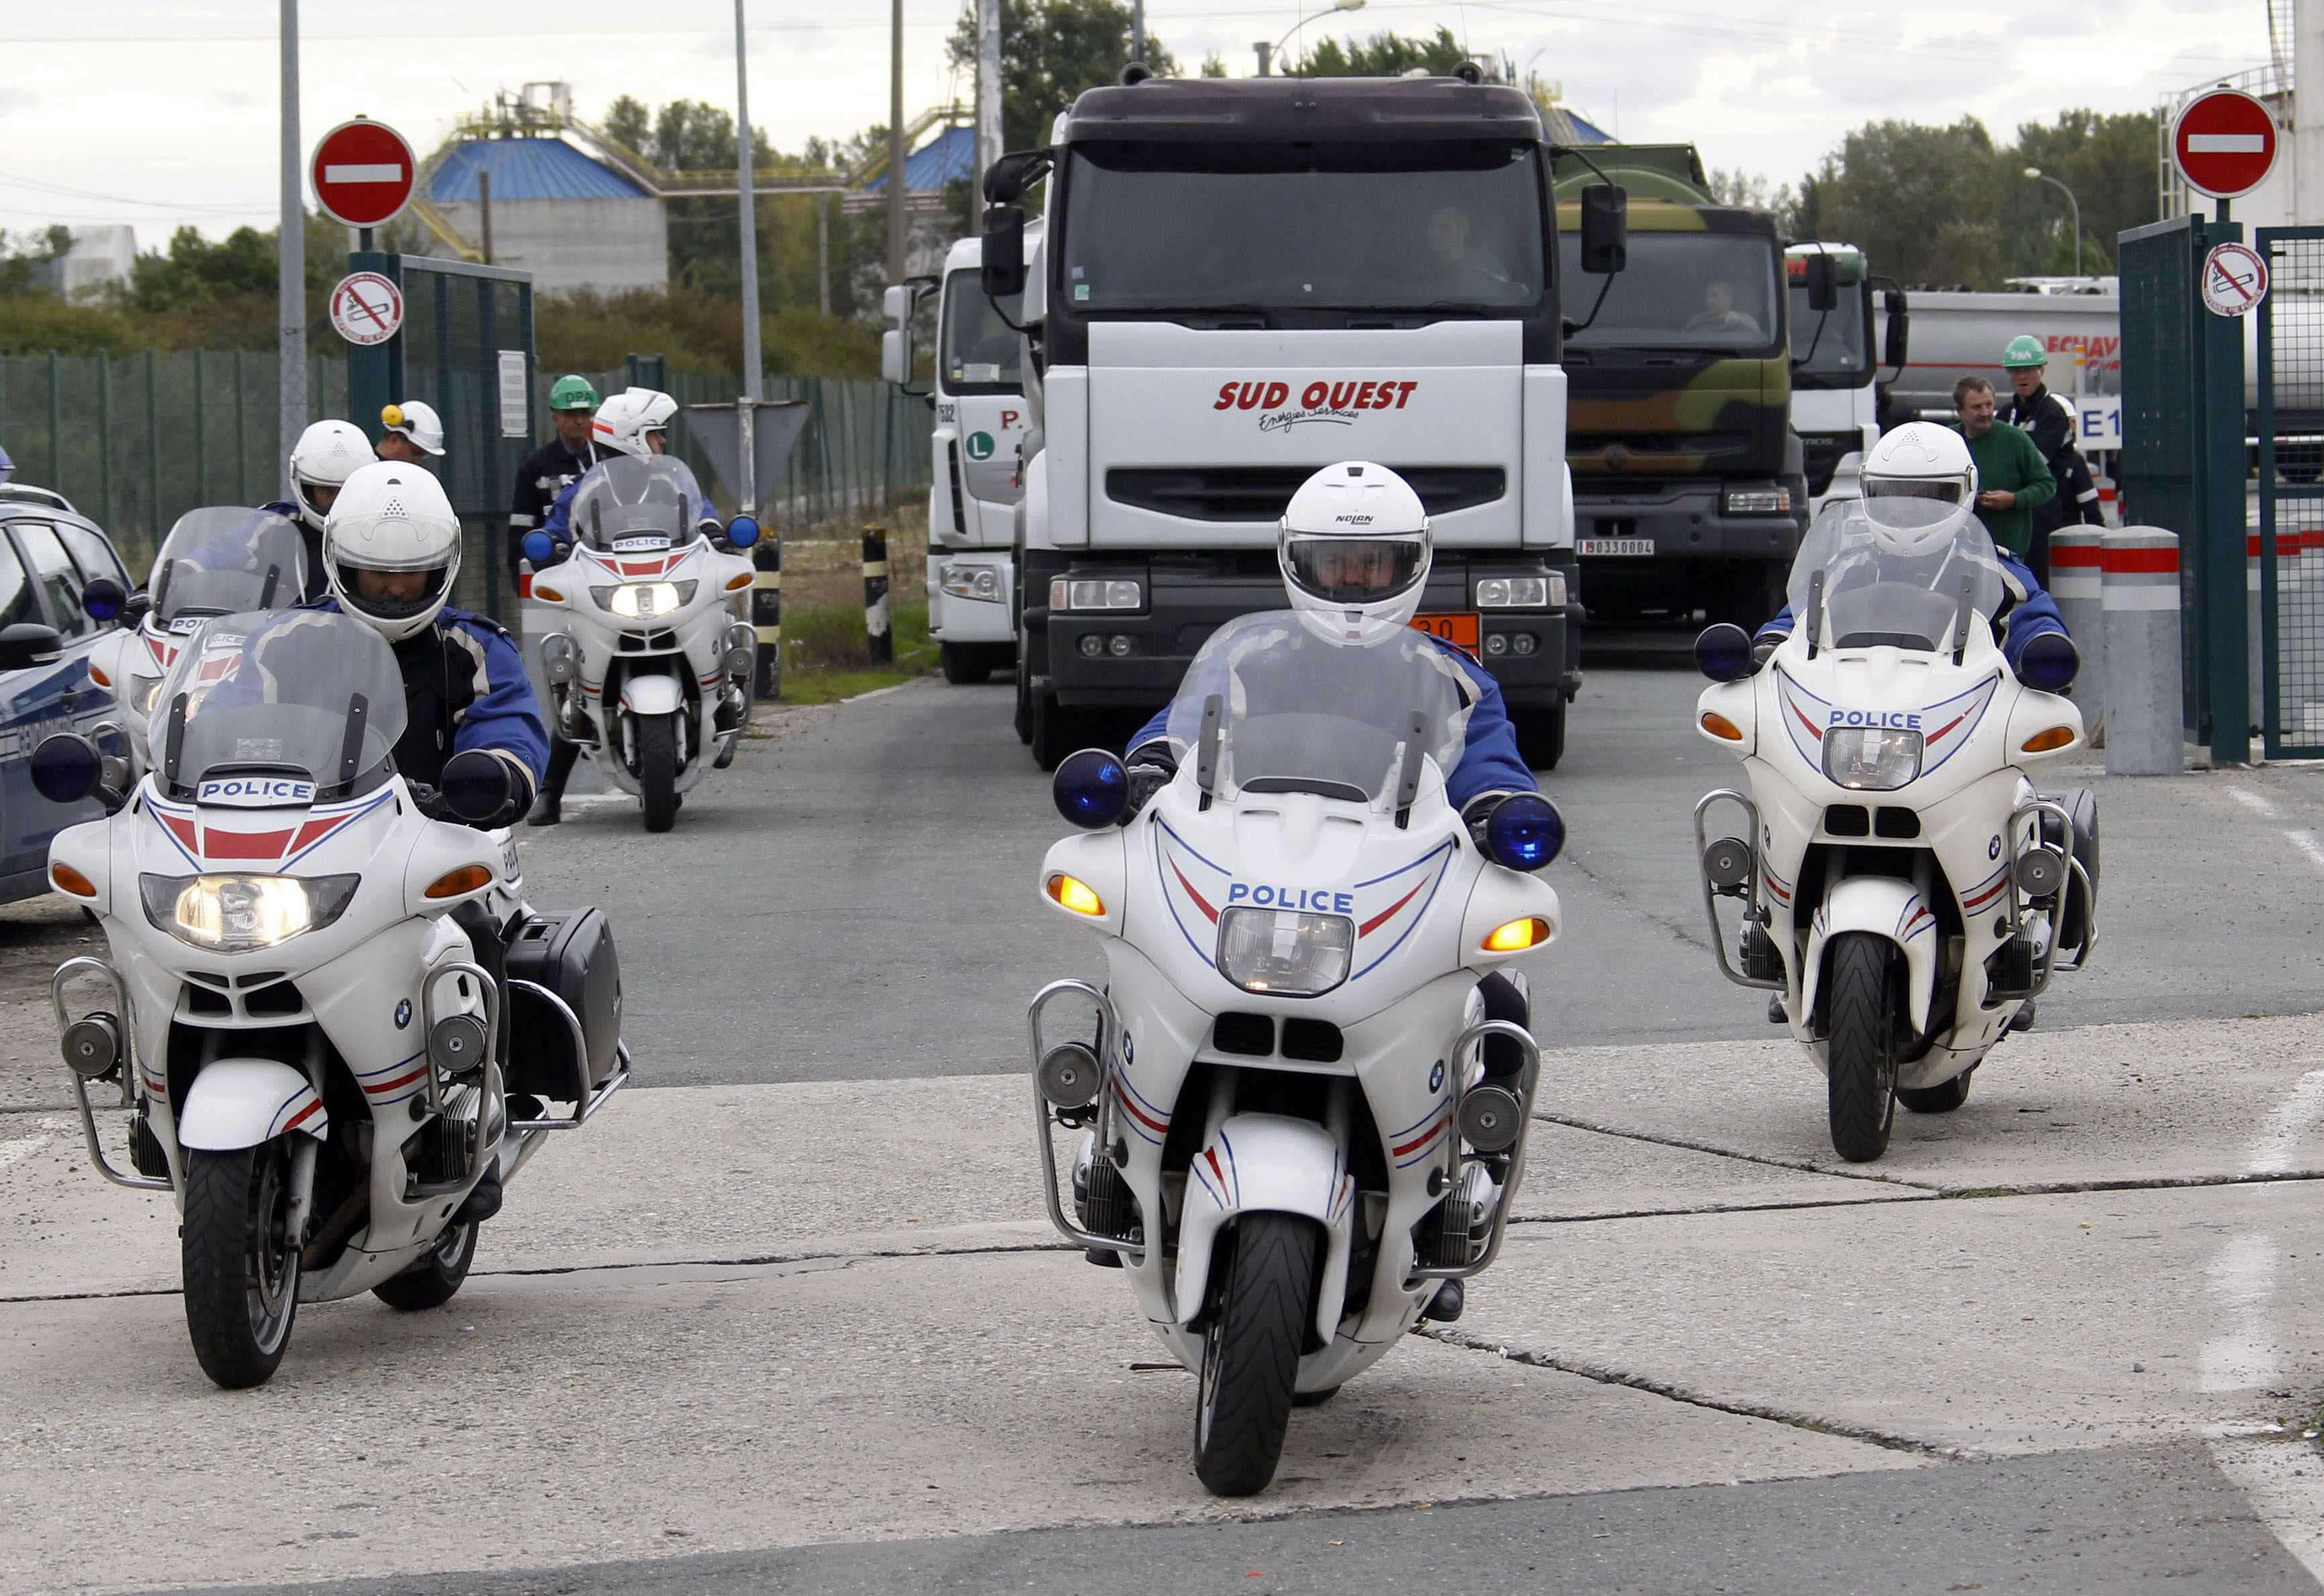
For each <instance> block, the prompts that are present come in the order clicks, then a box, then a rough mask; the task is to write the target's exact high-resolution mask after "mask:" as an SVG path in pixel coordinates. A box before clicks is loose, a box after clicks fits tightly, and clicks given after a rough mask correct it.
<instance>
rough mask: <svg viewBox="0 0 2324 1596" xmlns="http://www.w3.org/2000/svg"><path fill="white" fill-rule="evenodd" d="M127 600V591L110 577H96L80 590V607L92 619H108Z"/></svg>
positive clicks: (112, 617)
mask: <svg viewBox="0 0 2324 1596" xmlns="http://www.w3.org/2000/svg"><path fill="white" fill-rule="evenodd" d="M128 602H129V595H128V593H127V592H126V591H125V590H124V588H123V587H122V586H121V584H120V583H118V582H116V581H115V580H114V579H113V578H112V577H94V578H92V579H91V580H90V582H89V585H88V586H86V587H84V588H82V589H81V590H80V607H81V608H82V609H83V610H84V611H86V612H87V613H88V618H89V619H90V620H92V621H110V620H113V619H114V618H115V617H116V616H118V615H119V614H120V613H121V607H122V606H123V605H124V604H127V603H128Z"/></svg>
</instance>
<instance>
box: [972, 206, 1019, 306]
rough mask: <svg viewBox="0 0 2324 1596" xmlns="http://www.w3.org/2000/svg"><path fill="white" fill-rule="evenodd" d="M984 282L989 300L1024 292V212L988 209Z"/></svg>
mask: <svg viewBox="0 0 2324 1596" xmlns="http://www.w3.org/2000/svg"><path fill="white" fill-rule="evenodd" d="M982 279H983V286H984V297H985V298H986V299H988V300H1005V299H1008V298H1010V296H1011V295H1014V294H1021V293H1023V292H1024V291H1025V213H1024V212H1023V211H1022V210H1020V209H1019V208H1017V207H1016V206H1013V205H993V206H988V207H986V208H985V212H984V263H983V268H982Z"/></svg>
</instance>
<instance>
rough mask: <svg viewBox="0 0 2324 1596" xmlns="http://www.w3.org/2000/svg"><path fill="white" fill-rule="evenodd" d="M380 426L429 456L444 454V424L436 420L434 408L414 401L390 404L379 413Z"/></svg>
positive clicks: (408, 400)
mask: <svg viewBox="0 0 2324 1596" xmlns="http://www.w3.org/2000/svg"><path fill="white" fill-rule="evenodd" d="M379 421H380V425H381V426H383V427H384V428H386V429H388V430H389V431H390V432H401V433H402V434H403V436H404V437H406V438H410V440H411V441H412V442H414V443H416V444H418V445H419V446H420V447H421V448H423V449H425V450H426V451H427V452H428V453H429V454H431V455H440V454H442V453H443V452H444V423H443V422H442V421H441V420H438V419H437V415H436V411H435V407H434V406H432V405H425V404H422V403H420V401H418V400H416V399H407V400H405V401H403V402H402V403H401V404H391V405H388V406H385V407H384V408H383V409H382V410H381V411H380V412H379Z"/></svg>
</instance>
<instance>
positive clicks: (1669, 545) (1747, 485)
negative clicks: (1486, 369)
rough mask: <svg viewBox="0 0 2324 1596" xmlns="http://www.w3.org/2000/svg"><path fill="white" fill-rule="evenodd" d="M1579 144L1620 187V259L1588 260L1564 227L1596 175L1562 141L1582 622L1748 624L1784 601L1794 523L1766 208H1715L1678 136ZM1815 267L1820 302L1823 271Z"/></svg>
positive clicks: (1799, 478)
mask: <svg viewBox="0 0 2324 1596" xmlns="http://www.w3.org/2000/svg"><path fill="white" fill-rule="evenodd" d="M1589 154H1590V157H1591V160H1592V161H1595V162H1596V163H1597V165H1598V166H1599V167H1600V168H1601V169H1603V171H1604V172H1605V174H1606V176H1607V177H1608V178H1610V179H1611V180H1613V181H1614V182H1616V183H1618V184H1620V185H1621V186H1622V187H1623V188H1624V189H1627V190H1628V195H1629V251H1628V265H1627V267H1626V269H1625V270H1623V271H1622V272H1619V273H1616V274H1610V275H1606V276H1596V275H1592V274H1591V273H1589V272H1584V271H1583V270H1582V262H1581V260H1580V258H1579V256H1578V254H1577V253H1576V251H1575V249H1574V247H1573V241H1574V239H1575V236H1576V235H1575V233H1574V231H1573V224H1574V218H1575V217H1576V216H1577V215H1578V213H1579V210H1580V203H1581V192H1582V189H1585V188H1587V187H1589V186H1590V185H1591V184H1594V183H1596V182H1597V181H1598V178H1597V177H1596V176H1595V175H1594V174H1593V173H1592V172H1591V170H1590V168H1589V167H1587V166H1585V165H1583V164H1582V161H1580V160H1579V159H1577V158H1576V157H1575V156H1573V155H1572V153H1571V152H1560V155H1559V159H1558V164H1557V192H1558V212H1559V215H1558V241H1559V244H1560V247H1561V251H1562V253H1563V255H1564V258H1563V259H1562V260H1561V261H1560V263H1559V264H1560V267H1561V268H1562V269H1561V271H1560V272H1559V279H1558V280H1559V284H1560V287H1561V290H1562V291H1563V297H1564V309H1565V319H1566V324H1567V326H1568V327H1569V328H1575V329H1577V330H1573V331H1572V332H1570V333H1569V334H1568V335H1567V339H1566V345H1565V362H1564V364H1565V374H1566V383H1567V411H1566V446H1565V447H1566V460H1567V463H1568V464H1569V465H1571V466H1572V470H1573V516H1574V534H1575V547H1576V551H1577V553H1578V555H1579V557H1580V570H1581V589H1582V604H1583V607H1584V609H1585V610H1586V611H1587V613H1588V620H1589V624H1590V625H1591V627H1593V628H1596V629H1600V630H1601V631H1602V630H1604V629H1608V628H1614V629H1628V628H1633V627H1652V626H1655V625H1659V624H1665V623H1694V622H1695V620H1696V618H1697V617H1698V616H1701V617H1702V618H1705V619H1708V620H1711V621H1733V622H1735V623H1738V624H1740V625H1743V626H1746V627H1750V626H1755V625H1757V624H1758V623H1760V622H1762V621H1764V620H1766V618H1767V617H1768V616H1769V615H1772V614H1773V613H1775V611H1776V610H1777V609H1778V608H1780V607H1781V605H1782V604H1783V585H1784V576H1785V574H1786V573H1787V572H1788V571H1789V570H1790V568H1791V562H1792V556H1793V554H1794V551H1795V550H1796V549H1798V547H1799V540H1800V536H1801V533H1802V532H1803V530H1805V529H1806V524H1807V516H1806V512H1807V499H1808V494H1807V483H1806V477H1805V473H1804V468H1803V456H1802V453H1801V448H1800V442H1799V439H1798V438H1797V436H1796V435H1795V434H1794V432H1793V430H1792V426H1791V402H1792V373H1791V357H1792V345H1791V337H1790V305H1789V296H1788V294H1787V292H1786V290H1785V282H1784V247H1783V240H1782V237H1781V235H1780V234H1779V233H1778V232H1777V230H1776V226H1775V218H1774V217H1771V216H1768V215H1767V214H1766V213H1765V212H1762V211H1756V210H1746V209H1742V208H1738V207H1734V206H1724V205H1719V204H1716V203H1714V202H1713V201H1712V199H1711V193H1710V189H1709V184H1708V180H1707V179H1706V178H1705V176H1704V173H1703V170H1702V161H1701V158H1700V157H1699V156H1697V155H1696V153H1695V152H1694V147H1693V146H1692V145H1691V144H1597V145H1592V146H1591V148H1590V150H1589ZM1815 270H1816V278H1817V281H1816V287H1817V289H1818V291H1819V298H1820V299H1821V300H1824V301H1825V302H1827V303H1828V302H1829V301H1830V300H1831V297H1832V296H1833V294H1834V288H1833V284H1832V281H1831V272H1830V268H1829V267H1827V266H1819V267H1817V268H1816V269H1815Z"/></svg>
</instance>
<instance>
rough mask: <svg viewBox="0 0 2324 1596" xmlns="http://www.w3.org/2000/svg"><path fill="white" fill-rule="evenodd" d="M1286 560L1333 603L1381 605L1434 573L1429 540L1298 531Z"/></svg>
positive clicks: (1304, 583)
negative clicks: (1345, 535)
mask: <svg viewBox="0 0 2324 1596" xmlns="http://www.w3.org/2000/svg"><path fill="white" fill-rule="evenodd" d="M1284 564H1285V567H1286V570H1287V572H1288V574H1289V576H1290V578H1291V580H1292V581H1293V582H1294V583H1296V585H1297V586H1299V588H1300V589H1301V590H1302V591H1303V592H1305V593H1307V594H1309V595H1312V596H1314V597H1315V598H1319V599H1322V600H1323V601H1324V602H1325V603H1327V604H1348V605H1351V606H1353V605H1357V604H1379V603H1381V602H1383V601H1385V600H1388V599H1391V598H1397V597H1399V596H1401V595H1404V594H1406V593H1408V592H1410V591H1411V589H1412V587H1413V586H1414V585H1415V584H1416V583H1418V582H1419V581H1420V580H1421V579H1422V578H1423V577H1425V576H1426V575H1427V574H1428V540H1427V539H1426V538H1425V536H1415V537H1394V538H1383V537H1369V538H1346V537H1328V536H1307V535H1303V534H1301V533H1297V532H1294V533H1292V534H1291V535H1290V536H1289V537H1288V538H1287V539H1286V547H1285V550H1284Z"/></svg>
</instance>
